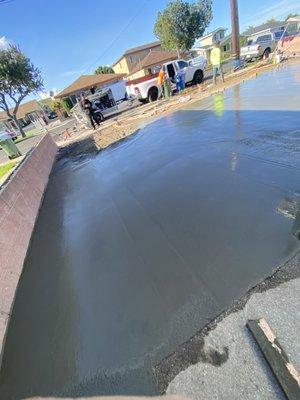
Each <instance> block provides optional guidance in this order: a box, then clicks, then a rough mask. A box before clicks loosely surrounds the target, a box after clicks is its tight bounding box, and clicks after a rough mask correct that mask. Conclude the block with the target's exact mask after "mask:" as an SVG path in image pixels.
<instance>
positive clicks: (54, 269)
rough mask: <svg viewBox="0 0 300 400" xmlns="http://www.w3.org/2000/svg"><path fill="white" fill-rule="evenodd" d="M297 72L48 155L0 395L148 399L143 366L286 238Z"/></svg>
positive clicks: (266, 270)
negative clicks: (78, 154) (51, 160)
mask: <svg viewBox="0 0 300 400" xmlns="http://www.w3.org/2000/svg"><path fill="white" fill-rule="evenodd" d="M299 74H300V68H299V66H293V67H291V68H289V69H284V70H281V71H278V72H276V73H275V74H274V73H270V74H268V75H262V76H260V77H259V78H258V79H256V80H254V81H249V82H246V83H245V84H243V85H241V86H240V87H239V86H236V87H234V88H232V89H230V90H228V91H227V92H225V93H224V94H223V95H222V94H220V95H217V97H215V98H213V99H208V100H206V101H203V102H201V103H199V104H197V106H193V109H190V110H185V111H180V112H177V113H175V114H173V115H170V116H168V117H166V118H163V119H161V120H159V121H157V122H155V123H154V124H152V125H150V126H148V127H146V128H144V129H143V130H142V131H140V132H139V133H138V134H137V135H135V136H134V137H132V138H131V139H129V140H126V141H124V142H122V143H119V144H117V145H115V146H113V147H111V148H109V149H107V150H105V151H103V152H101V153H100V154H99V155H97V156H91V157H90V158H84V159H77V160H72V159H65V160H61V161H59V162H58V163H57V166H56V169H55V171H54V172H53V174H52V177H51V179H50V182H49V186H48V189H47V193H46V196H45V199H44V203H43V207H42V209H41V212H40V215H39V219H38V223H37V226H36V229H35V232H34V236H33V239H32V243H31V247H30V250H29V253H28V258H27V262H26V265H25V268H24V274H23V277H22V280H21V283H20V287H19V290H18V293H17V298H16V302H15V307H14V313H13V316H12V320H11V324H10V327H9V332H8V338H7V344H6V349H5V353H4V358H3V365H2V371H1V378H0V385H1V389H0V398H5V399H7V400H9V399H20V398H23V397H30V396H37V395H44V396H47V395H48V396H49V395H57V396H67V395H68V396H70V395H94V394H154V393H155V382H154V378H153V373H152V367H153V366H154V365H155V364H157V363H158V362H159V361H160V360H161V359H162V358H163V357H165V356H167V355H168V354H169V353H170V352H172V351H174V350H175V349H176V346H178V345H179V344H180V343H182V342H184V341H185V340H187V339H188V338H189V337H190V336H192V335H193V334H194V333H195V332H196V331H197V330H199V329H201V328H202V327H203V326H204V325H205V324H206V323H207V322H209V321H210V320H211V319H212V318H214V317H215V316H216V315H218V314H219V313H220V312H221V311H223V310H224V309H226V308H228V307H230V305H231V304H232V302H233V301H234V300H236V299H238V298H239V297H240V296H242V295H243V294H244V293H245V292H246V291H247V289H249V288H251V287H252V286H254V285H255V284H257V283H258V282H259V281H261V280H262V279H263V278H265V277H266V276H268V275H269V274H271V273H272V271H273V270H274V269H275V268H276V266H278V265H279V264H280V263H281V262H282V261H283V260H285V259H286V258H288V257H289V256H290V255H291V254H292V253H293V252H294V251H295V250H296V249H297V248H298V245H299V242H298V241H297V239H296V238H295V236H293V234H292V231H293V224H294V220H293V219H290V218H287V217H286V216H284V215H283V214H282V213H279V212H277V207H278V206H279V205H280V204H281V203H282V200H284V199H285V198H286V197H289V198H292V199H293V200H295V201H298V200H299V196H300V179H299V177H300V157H299V154H300V153H299V152H300V135H299V133H300V132H299V121H300V113H299V105H300V91H299ZM264 85H266V86H265V87H266V88H267V91H265V92H263V93H262V88H263V86H264ZM256 93H258V94H259V93H261V96H263V98H264V99H265V101H262V99H261V98H260V99H259V101H258V102H256V96H255V94H256ZM259 96H260V95H259ZM245 105H246V106H245ZM281 110H283V111H281Z"/></svg>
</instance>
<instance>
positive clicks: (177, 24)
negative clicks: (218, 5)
mask: <svg viewBox="0 0 300 400" xmlns="http://www.w3.org/2000/svg"><path fill="white" fill-rule="evenodd" d="M211 20H212V1H211V0H199V1H197V2H194V3H189V2H184V1H182V0H175V1H172V2H170V3H169V4H168V5H167V7H166V8H165V9H164V10H163V11H162V12H159V13H158V16H157V20H156V23H155V26H154V33H155V35H156V36H157V37H158V39H159V40H160V42H161V44H162V47H163V48H165V49H168V50H177V51H178V52H181V51H185V50H190V49H191V47H192V46H193V44H194V42H195V39H197V38H198V37H200V36H202V35H203V33H204V31H205V29H206V28H207V26H208V25H209V23H210V21H211Z"/></svg>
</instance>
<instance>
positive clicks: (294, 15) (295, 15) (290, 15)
mask: <svg viewBox="0 0 300 400" xmlns="http://www.w3.org/2000/svg"><path fill="white" fill-rule="evenodd" d="M294 17H299V14H297V13H295V14H293V13H291V14H288V15H287V16H286V19H285V21H287V20H288V19H289V18H294Z"/></svg>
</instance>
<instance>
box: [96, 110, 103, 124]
mask: <svg viewBox="0 0 300 400" xmlns="http://www.w3.org/2000/svg"><path fill="white" fill-rule="evenodd" d="M96 119H97V121H98V124H100V122H102V121H103V120H104V117H103V114H102V113H101V112H99V113H96Z"/></svg>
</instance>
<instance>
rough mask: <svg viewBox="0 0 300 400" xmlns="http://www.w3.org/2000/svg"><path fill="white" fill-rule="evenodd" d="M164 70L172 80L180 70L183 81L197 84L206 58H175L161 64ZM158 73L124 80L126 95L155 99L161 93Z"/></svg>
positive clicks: (146, 99)
mask: <svg viewBox="0 0 300 400" xmlns="http://www.w3.org/2000/svg"><path fill="white" fill-rule="evenodd" d="M163 65H164V66H165V70H166V76H167V77H168V78H170V79H171V81H174V78H175V75H176V73H177V72H179V71H182V72H183V73H184V75H185V83H186V84H189V83H194V84H199V83H201V82H202V80H203V77H204V70H205V67H206V60H205V59H204V58H202V59H200V58H199V59H197V60H196V62H194V61H193V60H190V61H185V60H181V59H180V60H175V61H171V62H167V63H165V64H163ZM157 77H158V73H156V74H151V75H147V76H144V77H142V78H138V79H134V80H131V81H127V82H126V90H127V93H128V96H134V97H135V98H138V99H139V100H142V101H148V102H152V101H156V100H157V99H158V98H159V97H160V95H161V90H162V89H161V87H159V86H158V84H157Z"/></svg>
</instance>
